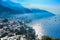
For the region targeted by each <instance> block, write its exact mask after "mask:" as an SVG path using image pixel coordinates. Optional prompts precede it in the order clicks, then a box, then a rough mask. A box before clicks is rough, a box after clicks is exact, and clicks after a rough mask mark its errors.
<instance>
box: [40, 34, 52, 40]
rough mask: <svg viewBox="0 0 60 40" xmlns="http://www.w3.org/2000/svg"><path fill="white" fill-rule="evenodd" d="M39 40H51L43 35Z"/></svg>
mask: <svg viewBox="0 0 60 40" xmlns="http://www.w3.org/2000/svg"><path fill="white" fill-rule="evenodd" d="M41 40H53V38H51V37H49V36H45V35H44V36H42V38H41Z"/></svg>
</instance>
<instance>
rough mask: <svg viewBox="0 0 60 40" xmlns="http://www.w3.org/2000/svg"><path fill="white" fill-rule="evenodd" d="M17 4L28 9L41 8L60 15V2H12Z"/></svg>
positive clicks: (59, 0)
mask: <svg viewBox="0 0 60 40" xmlns="http://www.w3.org/2000/svg"><path fill="white" fill-rule="evenodd" d="M10 1H12V2H15V3H20V4H22V5H23V6H24V7H27V8H40V9H43V10H48V11H50V12H53V13H55V14H60V11H59V10H60V0H10Z"/></svg>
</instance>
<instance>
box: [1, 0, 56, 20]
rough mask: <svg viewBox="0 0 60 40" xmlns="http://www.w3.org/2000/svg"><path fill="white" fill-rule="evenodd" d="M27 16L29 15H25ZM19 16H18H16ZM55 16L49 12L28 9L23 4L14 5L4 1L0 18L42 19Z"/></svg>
mask: <svg viewBox="0 0 60 40" xmlns="http://www.w3.org/2000/svg"><path fill="white" fill-rule="evenodd" d="M21 14H22V15H23V16H21ZM25 14H27V15H25ZM15 15H17V16H15ZM54 15H55V14H53V13H51V12H48V11H46V10H42V9H37V8H31V9H29V8H26V7H24V6H22V5H21V4H18V3H14V2H11V1H8V0H7V1H2V0H0V18H11V17H14V18H17V17H18V18H20V19H31V20H35V19H40V18H47V17H51V16H54Z"/></svg>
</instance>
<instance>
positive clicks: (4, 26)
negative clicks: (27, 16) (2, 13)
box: [0, 19, 35, 40]
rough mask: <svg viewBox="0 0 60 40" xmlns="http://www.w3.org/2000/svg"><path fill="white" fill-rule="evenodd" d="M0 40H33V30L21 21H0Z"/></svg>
mask: <svg viewBox="0 0 60 40" xmlns="http://www.w3.org/2000/svg"><path fill="white" fill-rule="evenodd" d="M0 39H1V40H35V30H34V29H33V28H32V27H29V26H27V24H26V23H24V22H23V21H21V20H10V19H0Z"/></svg>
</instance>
